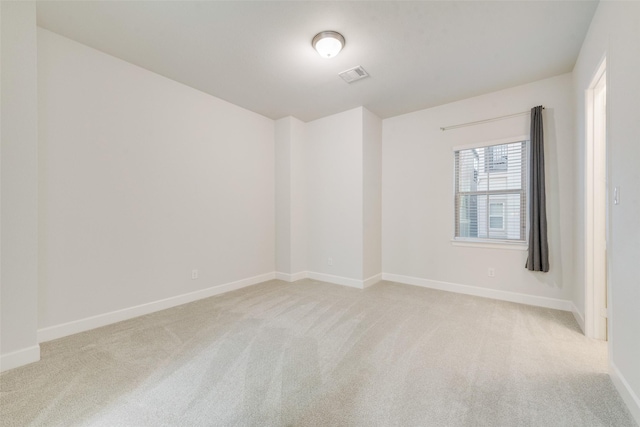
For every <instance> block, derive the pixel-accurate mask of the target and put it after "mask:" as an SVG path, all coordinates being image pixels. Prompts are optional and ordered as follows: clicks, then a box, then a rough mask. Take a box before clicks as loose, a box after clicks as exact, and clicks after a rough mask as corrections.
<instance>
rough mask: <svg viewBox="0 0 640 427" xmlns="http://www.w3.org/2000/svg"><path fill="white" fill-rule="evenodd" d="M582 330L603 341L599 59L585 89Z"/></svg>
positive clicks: (603, 153) (603, 76) (602, 86)
mask: <svg viewBox="0 0 640 427" xmlns="http://www.w3.org/2000/svg"><path fill="white" fill-rule="evenodd" d="M586 100H587V135H586V136H587V147H586V154H587V159H586V160H587V162H586V168H585V172H586V173H585V175H586V176H585V178H586V179H585V183H586V205H587V206H586V207H587V209H586V222H585V224H586V259H585V269H586V271H585V278H586V292H585V305H586V307H585V333H586V335H587V336H589V337H592V338H596V339H600V340H607V338H608V333H607V331H608V315H607V292H608V290H607V288H608V286H607V276H608V275H607V224H608V219H607V218H608V212H607V206H608V203H607V176H608V174H607V72H606V59H604V60H603V61H602V63H601V64H600V66H599V67H598V70H597V72H596V74H595V75H594V78H593V80H592V81H591V84H590V86H589V89H588V90H587V99H586Z"/></svg>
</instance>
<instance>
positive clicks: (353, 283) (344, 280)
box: [307, 271, 364, 289]
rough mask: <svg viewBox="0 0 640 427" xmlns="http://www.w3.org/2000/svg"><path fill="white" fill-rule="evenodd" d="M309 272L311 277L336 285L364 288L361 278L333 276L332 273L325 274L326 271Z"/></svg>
mask: <svg viewBox="0 0 640 427" xmlns="http://www.w3.org/2000/svg"><path fill="white" fill-rule="evenodd" d="M307 274H308V277H309V279H314V280H320V281H322V282H329V283H334V284H336V285H343V286H350V287H352V288H358V289H364V286H363V281H362V280H360V279H351V278H349V277H342V276H333V275H331V274H324V273H316V272H315V271H308V272H307Z"/></svg>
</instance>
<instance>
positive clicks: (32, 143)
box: [0, 1, 40, 370]
mask: <svg viewBox="0 0 640 427" xmlns="http://www.w3.org/2000/svg"><path fill="white" fill-rule="evenodd" d="M0 13H1V15H2V16H1V35H2V41H1V44H2V48H1V55H0V56H1V58H2V66H1V68H2V79H1V83H0V84H1V88H2V95H1V102H0V104H1V109H2V114H1V115H0V117H2V119H1V120H2V122H1V129H2V130H1V138H2V144H1V159H2V160H1V164H0V171H1V182H2V183H1V194H2V202H1V205H2V208H1V221H0V227H1V233H2V234H1V239H0V253H1V255H0V257H1V267H0V268H1V274H0V276H1V278H0V282H1V287H0V311H1V313H0V370H6V369H11V368H13V367H15V366H19V365H22V364H25V363H30V362H34V361H36V360H39V358H40V347H39V346H38V342H37V335H36V329H37V307H38V305H37V300H38V295H37V292H38V152H37V150H38V106H37V103H38V97H37V86H36V84H37V66H36V59H37V43H36V8H35V3H34V2H4V1H3V2H1V3H0Z"/></svg>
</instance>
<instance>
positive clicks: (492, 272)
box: [487, 268, 496, 277]
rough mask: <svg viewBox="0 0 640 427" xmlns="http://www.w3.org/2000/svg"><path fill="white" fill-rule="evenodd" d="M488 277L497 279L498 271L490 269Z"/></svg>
mask: <svg viewBox="0 0 640 427" xmlns="http://www.w3.org/2000/svg"><path fill="white" fill-rule="evenodd" d="M487 276H489V277H496V270H495V268H489V269H488V270H487Z"/></svg>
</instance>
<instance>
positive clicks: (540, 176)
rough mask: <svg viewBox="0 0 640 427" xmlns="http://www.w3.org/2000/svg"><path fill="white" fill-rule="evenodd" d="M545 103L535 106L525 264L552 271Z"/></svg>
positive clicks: (532, 123) (533, 112)
mask: <svg viewBox="0 0 640 427" xmlns="http://www.w3.org/2000/svg"><path fill="white" fill-rule="evenodd" d="M542 110H543V107H542V106H538V107H533V108H532V109H531V156H530V159H529V197H530V202H529V220H530V221H531V224H530V227H529V256H528V257H527V263H526V264H525V267H526V268H528V269H529V270H531V271H544V272H547V271H549V242H548V241H547V209H546V198H547V197H546V193H545V186H544V135H543V132H542Z"/></svg>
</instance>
